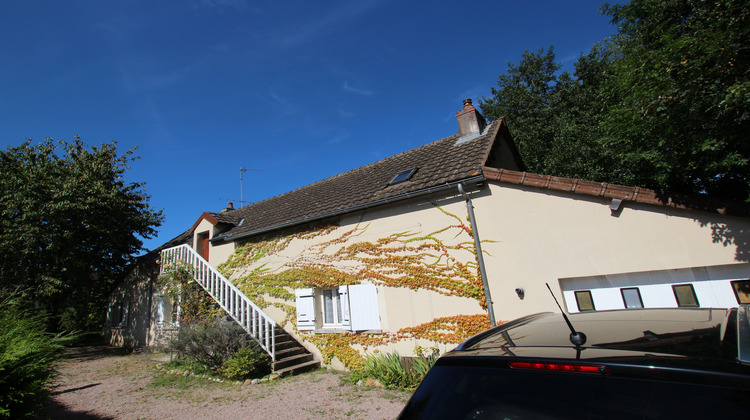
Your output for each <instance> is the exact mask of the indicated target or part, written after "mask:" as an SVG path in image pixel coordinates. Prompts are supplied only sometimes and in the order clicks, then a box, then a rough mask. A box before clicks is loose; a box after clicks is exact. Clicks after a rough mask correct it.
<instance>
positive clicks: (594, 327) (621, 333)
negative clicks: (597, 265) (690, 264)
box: [456, 308, 738, 364]
mask: <svg viewBox="0 0 750 420" xmlns="http://www.w3.org/2000/svg"><path fill="white" fill-rule="evenodd" d="M736 315H737V309H736V308H734V309H733V310H729V309H715V308H679V309H676V308H672V309H633V310H625V311H623V310H620V311H596V312H584V313H578V314H571V315H568V317H569V320H570V322H571V325H572V326H573V327H574V328H575V330H576V331H580V332H583V333H584V334H585V335H586V342H585V343H584V344H583V345H582V346H580V347H576V346H575V345H573V344H572V343H571V341H570V333H571V331H570V329H569V328H568V326H567V325H566V322H565V319H564V318H563V316H562V314H560V313H552V312H545V313H538V314H534V315H530V316H527V317H523V318H519V319H517V320H514V321H511V322H508V323H506V324H503V325H500V326H498V327H495V328H493V329H491V330H488V331H486V332H484V333H482V334H479V335H477V336H475V337H472V338H471V339H469V340H467V341H466V342H464V343H462V344H461V345H460V346H459V347H458V348H457V349H456V350H457V351H458V352H462V353H463V354H464V355H467V354H469V353H471V354H475V355H483V356H490V355H494V356H516V357H536V358H565V359H579V360H581V359H588V360H590V359H599V360H602V359H615V358H617V359H623V358H628V359H633V360H635V359H636V358H638V357H640V358H641V359H642V358H644V357H645V356H653V355H659V356H660V357H662V358H663V357H665V356H672V357H682V358H700V359H703V360H704V361H705V360H706V359H716V360H726V361H731V362H732V363H734V364H736V363H737V354H738V350H737V338H736V337H737V334H736V319H737V316H736ZM731 323H734V326H733V327H732V326H728V324H731Z"/></svg>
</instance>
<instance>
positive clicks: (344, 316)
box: [339, 286, 352, 330]
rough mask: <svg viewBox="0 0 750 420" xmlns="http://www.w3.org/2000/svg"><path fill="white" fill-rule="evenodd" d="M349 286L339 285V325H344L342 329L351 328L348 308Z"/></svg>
mask: <svg viewBox="0 0 750 420" xmlns="http://www.w3.org/2000/svg"><path fill="white" fill-rule="evenodd" d="M348 289H349V286H340V287H339V304H340V305H341V319H340V320H339V322H341V326H342V327H344V329H347V330H349V329H351V326H352V321H351V315H350V310H349V290H348Z"/></svg>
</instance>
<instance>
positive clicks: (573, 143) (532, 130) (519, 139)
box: [480, 46, 611, 180]
mask: <svg viewBox="0 0 750 420" xmlns="http://www.w3.org/2000/svg"><path fill="white" fill-rule="evenodd" d="M608 51H609V50H608V49H606V48H604V47H601V46H600V47H596V48H595V49H593V50H592V52H591V53H589V54H588V55H586V56H583V57H581V58H580V59H579V60H578V62H577V64H576V74H575V77H574V76H571V75H570V73H568V72H562V73H561V72H560V71H559V70H560V68H561V65H560V64H559V63H557V62H556V61H555V53H554V48H553V47H549V49H547V50H546V51H545V49H544V48H542V49H540V50H539V51H536V52H533V51H528V50H526V51H525V52H524V53H523V55H522V58H521V61H520V63H519V64H518V65H515V64H513V63H508V70H507V73H506V74H502V75H500V77H499V78H498V82H497V87H496V88H494V87H493V88H492V97H490V98H482V99H481V101H480V106H481V109H482V113H483V114H484V115H485V116H486V117H488V118H490V119H495V118H499V117H501V116H505V117H506V119H507V121H508V122H509V125H510V127H511V130H512V132H513V135H514V140H515V141H516V144H517V146H518V150H519V153H520V154H521V158H522V159H523V161H524V163H525V164H526V166H527V167H528V168H529V170H530V171H532V172H537V173H543V174H553V175H557V176H566V177H571V178H585V179H594V180H603V179H606V177H607V176H608V175H609V173H608V172H607V171H608V168H611V165H610V164H609V162H610V159H611V157H610V156H609V155H608V153H607V151H606V149H604V148H603V147H602V145H601V143H600V142H599V132H598V129H599V120H600V115H601V109H602V108H603V107H604V103H605V100H606V99H607V98H606V97H603V96H602V95H601V92H600V85H601V83H602V80H601V79H602V75H603V74H604V73H603V69H604V68H605V67H606V66H607V65H608V60H609V57H608V55H607V54H606V53H607V52H608Z"/></svg>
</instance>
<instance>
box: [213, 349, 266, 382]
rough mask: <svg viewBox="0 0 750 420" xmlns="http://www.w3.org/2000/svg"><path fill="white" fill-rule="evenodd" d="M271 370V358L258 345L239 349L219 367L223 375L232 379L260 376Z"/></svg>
mask: <svg viewBox="0 0 750 420" xmlns="http://www.w3.org/2000/svg"><path fill="white" fill-rule="evenodd" d="M270 372H271V359H270V358H269V357H268V355H266V353H265V352H264V351H263V350H261V349H260V348H259V347H258V345H255V344H254V345H252V346H250V347H243V348H241V349H239V350H237V351H236V352H235V353H234V354H233V355H231V356H229V358H228V359H227V360H226V361H225V362H224V364H223V365H222V366H221V369H219V373H220V374H221V376H223V377H224V378H227V379H232V380H241V379H247V378H259V377H262V376H265V375H267V374H268V373H270Z"/></svg>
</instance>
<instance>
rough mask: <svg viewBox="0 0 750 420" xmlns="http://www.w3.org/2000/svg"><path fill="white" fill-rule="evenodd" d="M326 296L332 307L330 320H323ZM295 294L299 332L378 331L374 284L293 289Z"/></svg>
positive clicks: (378, 321) (378, 313) (378, 323)
mask: <svg viewBox="0 0 750 420" xmlns="http://www.w3.org/2000/svg"><path fill="white" fill-rule="evenodd" d="M334 292H335V293H334ZM329 293H330V296H331V301H332V304H333V319H332V320H328V319H326V318H325V296H326V295H328V294H329ZM294 294H295V300H296V306H297V329H298V330H300V331H315V332H343V331H353V332H359V331H379V330H380V328H381V327H380V312H379V309H378V295H377V288H376V287H375V285H374V284H370V283H362V284H354V285H349V286H340V287H338V288H335V289H334V288H331V289H322V288H319V289H311V288H310V289H296V290H295V291H294ZM339 309H340V312H339ZM339 314H340V315H339ZM329 321H332V322H329Z"/></svg>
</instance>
